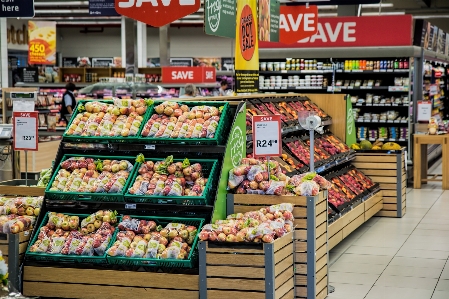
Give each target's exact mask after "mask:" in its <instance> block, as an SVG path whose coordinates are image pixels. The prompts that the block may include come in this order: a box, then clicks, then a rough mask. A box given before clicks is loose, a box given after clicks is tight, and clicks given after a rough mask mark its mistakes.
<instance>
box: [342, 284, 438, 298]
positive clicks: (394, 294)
mask: <svg viewBox="0 0 449 299" xmlns="http://www.w3.org/2000/svg"><path fill="white" fill-rule="evenodd" d="M431 296H432V290H421V289H410V288H408V289H406V288H399V287H385V286H377V285H376V286H374V287H373V288H372V289H371V290H370V292H369V293H368V295H367V296H366V297H365V299H430V298H431ZM348 299H349V298H348Z"/></svg>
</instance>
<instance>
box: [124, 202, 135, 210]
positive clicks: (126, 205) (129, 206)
mask: <svg viewBox="0 0 449 299" xmlns="http://www.w3.org/2000/svg"><path fill="white" fill-rule="evenodd" d="M136 208H137V205H136V204H135V203H127V204H125V209H130V210H135V209H136Z"/></svg>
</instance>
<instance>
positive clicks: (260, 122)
mask: <svg viewBox="0 0 449 299" xmlns="http://www.w3.org/2000/svg"><path fill="white" fill-rule="evenodd" d="M253 154H254V157H255V158H259V157H267V156H270V157H279V156H281V154H282V139H281V116H280V115H269V116H266V115H256V116H253Z"/></svg>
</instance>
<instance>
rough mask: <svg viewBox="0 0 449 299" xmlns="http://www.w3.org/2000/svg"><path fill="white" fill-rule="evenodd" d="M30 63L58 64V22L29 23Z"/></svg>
mask: <svg viewBox="0 0 449 299" xmlns="http://www.w3.org/2000/svg"><path fill="white" fill-rule="evenodd" d="M28 34H29V37H30V38H29V41H28V63H29V64H56V22H41V21H28Z"/></svg>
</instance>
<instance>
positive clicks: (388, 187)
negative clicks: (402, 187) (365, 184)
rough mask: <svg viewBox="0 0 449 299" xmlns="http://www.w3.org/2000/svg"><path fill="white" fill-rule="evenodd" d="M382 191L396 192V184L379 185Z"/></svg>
mask: <svg viewBox="0 0 449 299" xmlns="http://www.w3.org/2000/svg"><path fill="white" fill-rule="evenodd" d="M379 187H380V189H382V190H396V188H397V184H379Z"/></svg>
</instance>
